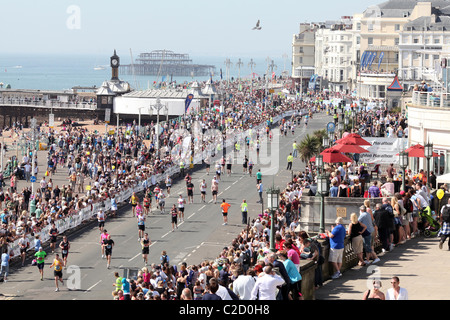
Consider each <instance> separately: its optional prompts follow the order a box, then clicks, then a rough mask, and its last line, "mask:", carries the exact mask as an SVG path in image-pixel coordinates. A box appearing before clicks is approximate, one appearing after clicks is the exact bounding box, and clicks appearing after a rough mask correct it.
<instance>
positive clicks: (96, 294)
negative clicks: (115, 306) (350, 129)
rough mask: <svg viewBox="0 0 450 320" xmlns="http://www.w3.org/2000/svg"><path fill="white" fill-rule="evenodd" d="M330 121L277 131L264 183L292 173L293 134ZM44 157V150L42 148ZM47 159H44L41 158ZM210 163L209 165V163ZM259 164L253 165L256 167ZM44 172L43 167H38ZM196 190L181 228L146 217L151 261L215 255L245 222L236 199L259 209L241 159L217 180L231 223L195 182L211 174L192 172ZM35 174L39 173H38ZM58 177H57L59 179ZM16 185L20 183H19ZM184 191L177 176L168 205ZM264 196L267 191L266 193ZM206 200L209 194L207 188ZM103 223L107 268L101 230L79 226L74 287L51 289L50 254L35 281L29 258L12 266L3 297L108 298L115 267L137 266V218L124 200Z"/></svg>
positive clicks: (68, 276)
mask: <svg viewBox="0 0 450 320" xmlns="http://www.w3.org/2000/svg"><path fill="white" fill-rule="evenodd" d="M328 121H329V117H328V116H326V115H316V116H314V119H312V120H311V121H310V122H309V124H308V128H307V130H306V129H305V127H304V124H302V125H301V126H300V127H299V128H297V129H296V132H295V135H294V136H292V135H291V134H290V133H289V134H288V135H287V137H281V138H280V142H279V150H280V152H279V164H280V170H279V171H278V172H277V174H276V175H275V176H273V178H272V177H269V176H263V184H264V189H265V190H266V189H267V187H268V186H269V185H270V184H272V181H273V182H274V183H275V185H278V186H280V188H283V186H284V185H285V184H286V183H287V181H288V179H289V178H290V176H291V171H287V170H285V169H286V158H287V155H288V154H289V152H291V150H292V143H293V140H294V139H296V140H297V142H299V141H301V139H302V138H303V136H304V135H306V133H309V132H313V131H315V130H318V129H322V128H324V127H325V124H326V123H327V122H328ZM40 157H44V158H45V153H42V154H40ZM42 163H45V162H42ZM303 168H304V164H302V163H301V162H300V160H295V161H294V165H293V169H294V172H295V171H296V170H303ZM211 169H212V168H211ZM257 169H258V166H256V167H255V169H254V171H255V172H256V170H257ZM41 172H42V171H41ZM57 175H61V177H55V184H56V182H57V181H58V179H61V181H63V179H65V175H66V173H65V170H64V171H61V172H59V171H58V174H57ZM192 177H193V181H194V185H195V187H196V190H195V191H194V204H188V205H187V206H186V211H185V221H184V222H182V223H180V224H179V229H177V230H176V231H175V232H171V225H170V217H169V215H168V214H165V215H161V214H159V212H157V213H156V214H152V215H150V216H149V217H148V220H147V223H146V231H147V232H148V233H149V235H150V238H151V240H152V242H153V243H152V246H151V248H150V254H149V262H150V263H155V262H158V261H159V256H160V253H161V251H162V250H167V252H168V253H169V256H170V258H171V263H172V264H179V263H181V262H183V261H185V262H187V263H188V264H194V263H195V264H198V263H200V262H201V261H203V260H205V259H208V260H211V259H215V258H216V257H217V255H218V254H219V253H220V251H221V250H222V248H223V247H224V246H226V245H229V244H230V242H231V240H232V239H233V238H235V237H236V236H237V235H238V234H239V233H240V232H241V231H242V230H243V228H244V225H242V224H241V213H240V209H239V207H240V203H241V202H242V199H244V198H245V199H247V201H248V203H249V217H250V218H254V217H256V216H257V215H258V213H260V212H261V204H258V203H257V200H258V198H259V197H258V194H257V191H256V178H255V177H249V176H248V175H245V176H244V175H243V174H242V165H233V173H232V175H231V176H230V177H227V176H226V174H225V175H222V180H221V182H220V185H219V196H218V200H219V201H221V199H222V198H225V199H226V200H227V201H228V202H229V203H230V204H231V205H232V207H231V208H230V214H229V223H228V225H227V226H223V225H222V215H221V213H220V207H219V204H216V205H214V204H212V203H210V202H209V203H206V204H204V203H201V202H200V195H199V190H198V185H199V182H200V179H203V178H204V179H206V182H207V183H208V185H209V186H210V184H211V179H212V174H211V173H210V175H209V176H207V175H206V172H205V170H204V169H201V170H198V171H195V172H194V173H193V174H192ZM38 180H39V177H38ZM58 183H59V182H58ZM19 189H20V186H19ZM180 192H181V193H183V194H184V197H186V191H185V183H184V181H178V182H176V183H174V184H173V186H172V196H171V197H170V198H169V199H168V200H166V208H170V207H171V205H172V204H173V203H175V201H176V198H177V195H178V194H179V193H180ZM264 198H266V196H265V195H264ZM206 199H207V201H210V199H211V194H210V192H209V190H208V193H207V198H206ZM105 228H106V229H107V230H108V233H109V234H111V235H112V238H113V240H114V241H115V242H116V246H115V248H114V250H113V256H112V263H111V269H109V270H108V269H106V261H105V260H104V259H101V257H100V246H99V231H98V228H97V226H96V224H95V223H92V224H91V225H88V226H86V227H85V228H83V229H80V230H78V231H75V232H74V233H72V234H69V241H70V242H71V250H70V251H71V253H70V255H69V260H68V261H69V268H68V269H67V270H65V271H64V278H65V280H66V284H67V285H69V284H70V285H73V284H74V283H73V282H74V281H78V286H77V287H76V289H75V290H70V291H69V290H67V288H66V287H64V288H63V289H61V291H60V292H57V293H56V292H54V281H53V279H52V276H53V272H52V270H50V269H49V268H48V266H49V265H50V263H51V260H52V259H53V255H51V254H50V255H49V257H48V258H47V267H46V268H45V274H44V281H43V282H42V281H39V275H38V270H36V268H35V267H32V266H30V265H29V264H27V265H26V266H25V267H23V268H18V269H16V270H11V275H10V277H9V281H8V282H7V283H3V284H0V288H1V291H0V292H1V293H3V294H4V298H7V299H22V300H29V299H53V300H55V299H58V300H71V299H78V300H85V299H97V300H99V299H111V291H112V289H113V287H112V283H113V281H114V276H113V274H114V272H116V271H117V272H119V273H120V274H122V273H123V271H124V270H125V269H127V268H132V269H136V268H141V267H143V262H142V258H141V254H140V251H141V250H140V245H139V243H138V241H137V240H138V239H137V237H138V232H137V224H136V219H135V218H133V217H132V214H131V210H130V206H129V205H127V206H124V207H123V208H121V209H120V210H119V214H118V216H117V217H116V218H111V219H107V220H106V226H105Z"/></svg>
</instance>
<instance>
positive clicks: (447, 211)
mask: <svg viewBox="0 0 450 320" xmlns="http://www.w3.org/2000/svg"><path fill="white" fill-rule="evenodd" d="M439 219H440V222H441V225H442V227H441V229H440V230H439V233H438V237H440V238H441V239H440V241H439V249H442V247H443V246H444V243H445V240H446V239H447V238H448V237H450V199H448V203H447V204H446V205H445V206H443V207H442V209H441V214H440V217H439ZM448 250H450V240H449V241H448Z"/></svg>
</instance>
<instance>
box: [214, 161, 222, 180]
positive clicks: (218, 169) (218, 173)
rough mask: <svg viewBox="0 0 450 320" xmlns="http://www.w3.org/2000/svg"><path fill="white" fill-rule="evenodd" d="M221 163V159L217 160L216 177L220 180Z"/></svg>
mask: <svg viewBox="0 0 450 320" xmlns="http://www.w3.org/2000/svg"><path fill="white" fill-rule="evenodd" d="M220 172H221V171H220V163H219V161H217V162H216V176H215V178H216V179H218V180H220Z"/></svg>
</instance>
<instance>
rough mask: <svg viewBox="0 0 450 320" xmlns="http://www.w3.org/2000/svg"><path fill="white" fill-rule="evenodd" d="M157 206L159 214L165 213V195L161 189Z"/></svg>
mask: <svg viewBox="0 0 450 320" xmlns="http://www.w3.org/2000/svg"><path fill="white" fill-rule="evenodd" d="M158 204H159V209H160V210H161V214H164V213H166V211H165V205H166V195H165V194H164V192H163V190H162V189H161V191H160V192H159V194H158Z"/></svg>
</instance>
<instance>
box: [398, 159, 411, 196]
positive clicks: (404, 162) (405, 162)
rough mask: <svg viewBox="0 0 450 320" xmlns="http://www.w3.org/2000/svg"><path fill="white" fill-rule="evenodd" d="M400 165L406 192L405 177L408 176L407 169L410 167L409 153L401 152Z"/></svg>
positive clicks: (403, 187)
mask: <svg viewBox="0 0 450 320" xmlns="http://www.w3.org/2000/svg"><path fill="white" fill-rule="evenodd" d="M398 156H399V159H398V160H399V164H400V168H401V169H402V190H403V191H405V176H406V168H407V167H408V161H409V158H408V153H407V152H404V151H402V152H400V153H399V155H398Z"/></svg>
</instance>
